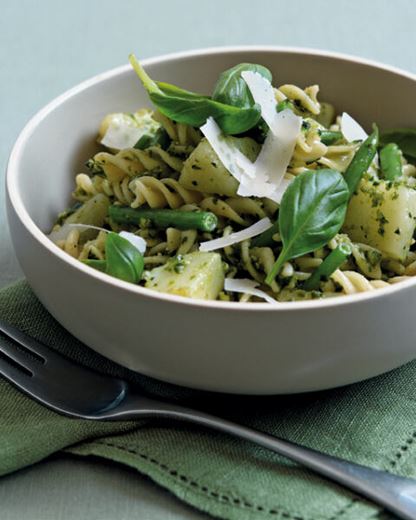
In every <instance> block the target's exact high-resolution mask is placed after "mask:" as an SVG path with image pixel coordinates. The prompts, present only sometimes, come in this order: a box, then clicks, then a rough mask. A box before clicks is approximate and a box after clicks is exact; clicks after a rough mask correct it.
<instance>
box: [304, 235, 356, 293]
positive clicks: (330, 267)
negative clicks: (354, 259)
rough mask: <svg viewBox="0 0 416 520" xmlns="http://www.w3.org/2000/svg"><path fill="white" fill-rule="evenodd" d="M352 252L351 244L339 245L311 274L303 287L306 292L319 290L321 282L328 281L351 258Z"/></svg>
mask: <svg viewBox="0 0 416 520" xmlns="http://www.w3.org/2000/svg"><path fill="white" fill-rule="evenodd" d="M351 252H352V250H351V246H350V245H349V244H339V245H338V247H337V248H336V249H334V250H333V251H331V252H330V253H329V255H328V256H327V257H326V258H325V260H324V261H323V262H322V264H321V265H320V266H318V267H317V268H316V269H315V271H314V272H313V273H312V274H311V276H310V278H308V279H307V280H306V282H305V284H304V286H303V288H304V289H305V291H314V290H316V289H318V288H319V284H320V282H321V280H327V279H328V278H329V277H330V276H331V274H332V273H333V272H334V271H336V270H337V269H338V267H339V266H340V265H342V264H343V263H344V262H345V260H346V259H347V258H348V257H349V256H350V254H351Z"/></svg>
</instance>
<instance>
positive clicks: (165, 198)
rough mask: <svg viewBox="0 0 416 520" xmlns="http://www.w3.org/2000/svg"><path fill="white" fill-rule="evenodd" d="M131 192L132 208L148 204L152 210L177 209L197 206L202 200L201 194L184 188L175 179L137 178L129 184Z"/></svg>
mask: <svg viewBox="0 0 416 520" xmlns="http://www.w3.org/2000/svg"><path fill="white" fill-rule="evenodd" d="M129 190H130V192H131V193H132V194H133V195H134V199H133V200H132V201H131V202H130V205H131V207H132V208H139V207H140V206H142V205H143V204H148V205H149V206H150V207H151V208H165V207H169V208H172V209H177V208H179V207H180V206H182V205H183V204H197V203H199V202H200V200H201V199H202V195H201V194H200V193H199V192H197V191H192V190H188V189H186V188H184V187H183V186H181V185H180V184H179V182H178V181H176V180H174V179H161V180H159V179H155V178H154V177H147V176H144V177H137V178H136V179H133V180H132V181H131V182H130V183H129Z"/></svg>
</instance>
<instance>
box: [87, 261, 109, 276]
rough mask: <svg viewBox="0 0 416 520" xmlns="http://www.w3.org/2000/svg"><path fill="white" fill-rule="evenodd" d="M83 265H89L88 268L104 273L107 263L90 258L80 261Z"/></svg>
mask: <svg viewBox="0 0 416 520" xmlns="http://www.w3.org/2000/svg"><path fill="white" fill-rule="evenodd" d="M81 261H82V263H83V264H85V265H89V266H90V267H93V268H94V269H97V270H98V271H101V272H102V273H105V271H106V267H107V262H106V261H105V260H94V259H91V258H86V259H85V260H81Z"/></svg>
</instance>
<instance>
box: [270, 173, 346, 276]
mask: <svg viewBox="0 0 416 520" xmlns="http://www.w3.org/2000/svg"><path fill="white" fill-rule="evenodd" d="M348 200H349V189H348V185H347V183H346V182H345V180H344V178H343V176H342V175H341V174H340V173H339V172H337V171H335V170H326V169H325V170H316V171H306V172H303V173H301V174H300V175H298V176H297V177H296V178H295V180H294V181H293V182H292V183H291V184H290V185H289V187H288V188H287V190H286V191H285V193H284V195H283V197H282V202H281V204H280V208H279V232H280V236H281V238H282V243H283V249H282V251H281V253H280V255H279V257H278V259H277V260H276V262H275V264H274V266H273V268H272V270H271V272H270V274H269V275H268V276H267V278H266V283H268V284H271V283H272V282H273V280H274V278H275V276H276V275H277V274H278V272H279V270H280V268H281V267H282V265H283V264H284V263H285V262H286V261H287V260H290V259H291V258H296V257H298V256H301V255H304V254H306V253H310V252H311V251H315V250H316V249H318V248H320V247H322V246H324V245H325V244H326V243H327V242H328V241H329V240H331V238H333V237H334V236H335V235H336V233H337V232H338V231H339V230H340V228H341V226H342V224H343V223H344V219H345V213H346V211H347V204H348Z"/></svg>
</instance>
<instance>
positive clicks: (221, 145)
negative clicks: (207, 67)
mask: <svg viewBox="0 0 416 520" xmlns="http://www.w3.org/2000/svg"><path fill="white" fill-rule="evenodd" d="M242 77H243V79H244V80H245V81H246V83H247V85H248V87H249V89H250V92H251V94H252V96H253V99H254V101H255V102H256V103H257V104H258V105H259V106H260V108H261V115H262V117H263V119H264V120H265V121H266V123H267V124H268V126H269V127H270V131H269V133H268V135H267V137H266V140H265V142H264V144H263V146H262V149H261V151H260V154H259V156H258V157H257V159H256V161H255V162H254V163H252V162H251V161H250V160H249V159H248V158H247V157H246V156H245V155H244V154H243V153H242V152H240V151H239V150H238V149H237V148H236V146H235V144H234V143H232V142H231V141H230V140H229V139H228V138H227V137H225V136H224V135H223V134H222V133H221V130H220V128H219V126H218V125H217V124H216V122H215V121H214V120H213V119H212V118H208V120H207V122H206V123H205V125H203V126H202V127H201V131H202V133H203V134H204V135H205V137H206V138H207V140H208V142H209V143H210V145H211V146H212V148H213V149H214V151H215V153H216V154H217V155H218V157H219V159H220V160H221V162H222V163H223V165H224V167H225V168H226V169H227V170H228V171H229V172H230V173H231V175H232V176H233V177H234V178H235V179H237V180H238V181H239V183H240V185H239V187H238V190H237V195H240V196H242V197H267V198H269V199H272V200H274V201H276V202H280V200H281V197H282V195H283V192H284V190H285V189H286V188H287V186H288V183H287V182H283V178H284V175H285V173H286V170H287V167H288V166H289V163H290V159H291V158H292V155H293V151H294V149H295V145H296V140H297V137H298V135H299V132H300V129H301V126H302V118H301V117H299V116H297V115H296V114H294V113H293V112H292V111H291V110H288V109H287V110H283V111H282V112H280V113H278V112H277V110H276V98H275V94H274V90H273V87H272V85H271V83H270V82H269V81H268V80H267V79H265V78H263V76H261V75H260V74H258V73H256V72H250V71H244V72H242Z"/></svg>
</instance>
